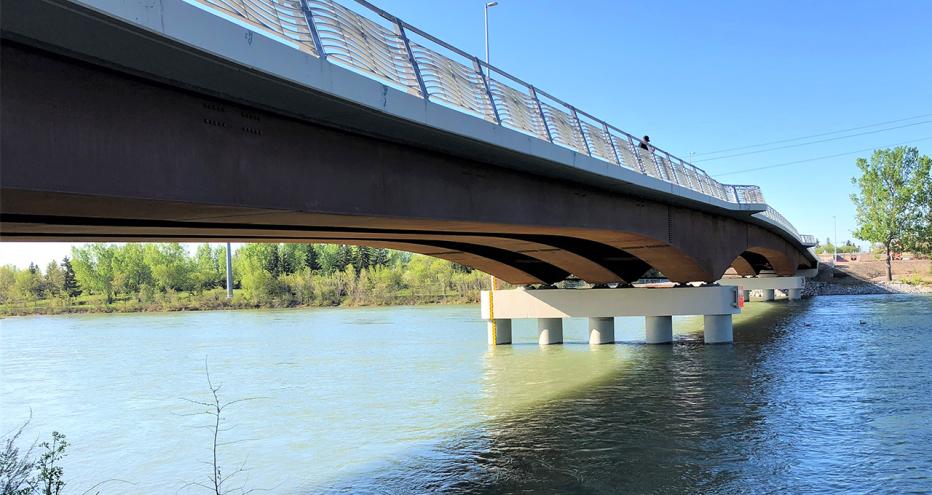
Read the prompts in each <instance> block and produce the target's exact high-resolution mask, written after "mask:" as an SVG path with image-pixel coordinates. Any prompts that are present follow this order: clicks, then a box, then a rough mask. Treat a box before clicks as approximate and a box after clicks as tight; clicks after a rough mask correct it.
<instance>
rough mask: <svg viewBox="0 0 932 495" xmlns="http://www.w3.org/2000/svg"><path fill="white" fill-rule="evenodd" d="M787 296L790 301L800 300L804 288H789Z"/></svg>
mask: <svg viewBox="0 0 932 495" xmlns="http://www.w3.org/2000/svg"><path fill="white" fill-rule="evenodd" d="M786 297H787V298H788V299H789V300H790V301H798V300H799V299H802V297H803V290H802V289H787V290H786Z"/></svg>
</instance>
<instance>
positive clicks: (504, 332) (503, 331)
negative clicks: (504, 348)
mask: <svg viewBox="0 0 932 495" xmlns="http://www.w3.org/2000/svg"><path fill="white" fill-rule="evenodd" d="M487 328H488V333H489V345H502V344H510V343H511V320H500V319H498V318H496V319H495V342H492V320H488V322H487Z"/></svg>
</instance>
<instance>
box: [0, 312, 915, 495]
mask: <svg viewBox="0 0 932 495" xmlns="http://www.w3.org/2000/svg"><path fill="white" fill-rule="evenodd" d="M585 325H586V322H585V320H570V321H569V322H568V323H567V326H566V330H565V336H566V339H567V343H566V344H565V345H558V346H550V347H545V348H541V347H538V345H537V344H536V330H535V326H534V324H533V322H532V321H521V322H516V323H515V328H514V340H515V342H516V343H515V344H514V345H511V346H499V347H497V348H494V349H490V348H489V347H488V346H487V345H486V335H485V325H484V323H483V322H482V321H479V320H478V308H477V307H475V306H436V307H403V308H374V309H368V308H367V309H317V310H313V309H309V310H281V311H236V312H203V313H197V312H191V313H169V314H129V315H88V316H56V317H27V318H12V319H7V320H3V321H2V322H0V401H2V402H0V409H2V411H3V414H2V415H0V427H2V431H3V432H7V431H9V430H10V429H13V428H14V427H16V426H17V424H19V423H21V422H22V421H24V420H25V419H26V418H27V417H28V416H29V414H30V409H31V411H32V421H31V423H30V424H29V426H28V428H27V430H26V433H25V436H24V439H26V440H30V441H31V440H33V439H36V438H38V439H40V440H43V439H46V438H48V437H49V435H50V433H51V431H52V430H58V431H61V432H63V433H65V434H66V435H67V438H68V441H69V442H70V446H69V447H68V456H67V457H66V458H65V460H64V463H63V467H64V472H65V480H66V481H67V483H68V485H67V486H66V492H68V493H81V492H82V491H84V490H86V489H87V488H89V487H91V486H92V485H94V484H95V483H98V482H103V481H106V480H123V481H108V482H106V483H104V484H103V485H102V486H101V487H100V490H101V493H206V491H204V490H203V489H200V488H197V487H196V486H193V485H186V484H187V483H190V482H193V481H197V482H202V481H204V480H205V479H206V477H207V476H208V475H209V473H210V468H209V467H208V466H207V465H206V464H205V462H206V461H209V460H210V456H211V431H210V429H209V428H205V426H206V425H209V423H210V421H209V420H210V418H209V417H208V416H205V415H200V414H197V413H199V412H202V411H203V410H204V407H202V406H199V405H197V404H194V403H192V402H189V401H188V400H192V401H207V400H209V398H210V394H209V389H208V385H207V379H206V374H205V362H206V366H207V368H208V369H209V371H210V377H211V379H212V381H213V383H214V384H215V385H217V384H221V385H222V386H221V388H220V391H219V395H220V398H221V400H222V401H232V400H238V399H249V400H246V401H243V402H238V403H235V404H232V405H231V406H229V407H228V408H227V409H225V410H224V414H223V423H222V425H223V426H224V428H225V429H226V430H227V431H224V432H222V434H221V442H229V443H227V444H226V445H223V446H222V447H221V448H220V450H219V453H220V463H221V465H222V466H223V471H222V473H223V474H224V475H225V474H228V473H232V472H233V471H235V470H236V469H238V468H240V467H241V466H244V468H245V471H244V472H243V473H239V474H237V475H235V476H234V477H233V479H232V480H231V481H230V482H229V485H228V486H229V487H230V488H235V487H238V486H242V485H245V486H246V487H247V488H261V489H269V490H271V492H272V493H295V494H303V493H320V492H323V493H425V492H443V493H476V494H479V493H645V492H653V493H722V494H732V493H764V492H769V493H804V492H805V493H839V492H854V493H867V492H871V493H877V492H880V493H884V492H886V493H905V492H910V491H912V492H929V491H932V447H930V446H932V353H930V351H932V298H930V297H928V296H900V295H882V296H835V297H820V298H816V299H810V300H804V301H793V302H776V303H752V304H750V305H748V306H747V307H746V308H745V313H744V314H742V315H740V316H738V317H736V319H735V343H734V345H725V346H706V345H703V344H702V343H701V341H702V334H701V330H700V326H701V319H696V318H677V319H675V320H674V327H675V333H676V334H675V337H676V339H677V341H676V343H675V344H674V345H672V346H647V345H644V344H641V343H639V342H638V339H643V323H642V321H641V320H639V319H628V318H623V319H619V321H618V323H617V326H616V328H617V330H616V338H617V339H619V340H622V341H624V342H623V343H620V344H616V345H604V346H597V347H590V346H589V345H588V344H586V343H585V342H586V331H585V330H586V329H585ZM186 399H187V400H186Z"/></svg>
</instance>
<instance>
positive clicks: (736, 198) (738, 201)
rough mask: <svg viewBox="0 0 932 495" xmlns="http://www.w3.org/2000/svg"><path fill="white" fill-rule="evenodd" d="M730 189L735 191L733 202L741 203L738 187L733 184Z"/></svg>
mask: <svg viewBox="0 0 932 495" xmlns="http://www.w3.org/2000/svg"><path fill="white" fill-rule="evenodd" d="M731 190H732V191H733V192H734V193H735V202H736V203H738V204H741V197H740V196H738V187H737V186H734V185H733V186H731Z"/></svg>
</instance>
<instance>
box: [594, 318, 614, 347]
mask: <svg viewBox="0 0 932 495" xmlns="http://www.w3.org/2000/svg"><path fill="white" fill-rule="evenodd" d="M589 343H590V344H614V343H615V318H612V317H607V318H602V317H590V318H589Z"/></svg>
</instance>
